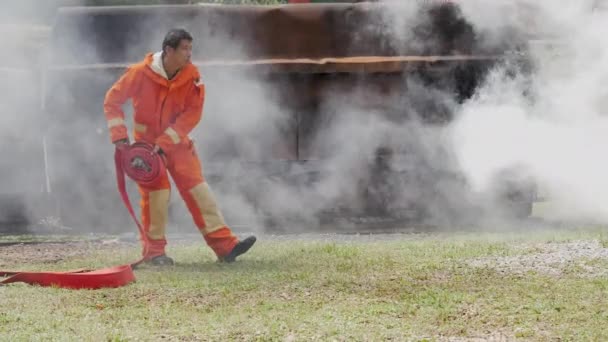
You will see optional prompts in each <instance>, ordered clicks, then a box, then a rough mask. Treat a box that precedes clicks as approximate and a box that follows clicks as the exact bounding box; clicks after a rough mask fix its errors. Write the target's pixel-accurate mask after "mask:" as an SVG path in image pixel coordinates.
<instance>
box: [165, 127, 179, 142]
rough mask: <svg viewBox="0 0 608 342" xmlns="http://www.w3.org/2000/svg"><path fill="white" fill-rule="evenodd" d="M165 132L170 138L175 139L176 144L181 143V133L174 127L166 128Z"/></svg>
mask: <svg viewBox="0 0 608 342" xmlns="http://www.w3.org/2000/svg"><path fill="white" fill-rule="evenodd" d="M165 134H166V135H168V136H169V138H171V141H173V143H174V144H179V141H180V139H179V134H177V132H176V131H175V130H174V129H173V128H171V127H168V128H167V129H166V130H165Z"/></svg>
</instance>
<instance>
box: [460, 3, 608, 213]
mask: <svg viewBox="0 0 608 342" xmlns="http://www.w3.org/2000/svg"><path fill="white" fill-rule="evenodd" d="M506 6H508V7H510V9H511V10H510V11H509V12H505V11H504V8H503V7H501V6H498V5H495V2H492V3H489V2H483V1H463V2H462V7H463V10H464V13H465V14H466V15H467V18H469V19H470V20H471V21H472V22H473V24H474V25H476V26H477V27H478V28H481V29H489V30H493V29H495V28H500V27H501V26H503V25H513V24H514V23H515V24H517V25H522V26H523V27H525V28H526V29H527V30H528V31H527V33H528V34H530V37H531V39H533V38H540V39H544V40H545V41H544V42H543V41H538V40H537V41H534V42H533V43H534V44H533V45H532V47H533V48H532V49H531V50H530V57H531V58H532V60H533V62H534V67H535V70H534V73H533V74H532V77H531V79H525V78H524V77H515V78H512V77H508V76H507V75H506V73H505V71H504V69H497V70H494V71H493V73H492V75H491V77H489V78H488V80H487V83H486V84H485V85H484V86H483V87H482V88H480V89H479V91H478V92H477V94H476V96H475V97H474V98H473V99H471V100H470V101H468V102H467V103H465V104H464V106H463V107H462V108H461V110H460V113H459V114H458V117H459V118H458V120H457V121H456V122H455V123H454V126H453V135H454V139H455V140H454V141H455V147H456V153H457V155H458V158H459V161H460V164H461V166H462V169H463V171H464V172H465V173H466V175H467V176H468V178H469V179H470V181H471V183H472V184H473V185H474V187H475V189H477V190H483V189H485V188H487V187H488V185H489V181H490V179H491V177H492V174H493V173H495V172H497V171H498V170H500V169H502V168H505V167H509V166H510V165H519V166H521V167H524V168H526V169H527V170H528V171H529V172H530V173H531V174H532V175H533V177H534V178H535V179H536V181H537V182H538V183H539V185H540V186H541V188H542V189H544V192H546V195H547V196H548V198H549V199H550V200H551V201H552V203H553V205H554V206H555V207H556V209H557V210H556V211H555V213H554V214H553V215H555V217H559V218H561V219H577V220H586V221H604V220H606V219H608V210H607V209H606V205H605V203H606V200H608V179H607V177H606V175H607V174H608V162H606V161H605V158H604V155H605V154H606V152H605V151H606V147H607V146H608V136H607V135H606V133H605V132H606V129H608V120H607V117H606V114H607V110H608V107H607V105H608V97H607V96H608V91H607V90H608V88H607V86H606V85H607V84H608V83H607V80H608V54H607V52H608V46H607V45H606V44H603V40H604V39H605V38H604V37H605V36H606V34H608V15H607V13H606V12H605V11H600V10H595V11H594V10H593V2H592V1H576V2H566V3H557V2H553V1H529V2H528V1H519V2H512V3H510V4H509V5H506ZM518 9H519V10H521V9H527V11H528V12H527V14H528V16H527V18H526V19H525V20H521V19H522V16H514V15H508V14H505V13H514V12H517V10H518ZM519 13H520V14H521V13H522V12H521V11H520V12H519ZM518 20H521V21H518ZM535 36H536V37H535Z"/></svg>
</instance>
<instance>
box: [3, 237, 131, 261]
mask: <svg viewBox="0 0 608 342" xmlns="http://www.w3.org/2000/svg"><path fill="white" fill-rule="evenodd" d="M134 246H135V245H134V244H133V243H125V242H121V241H119V240H106V241H95V242H91V241H83V242H54V243H19V244H13V245H8V246H0V256H1V257H0V268H6V267H7V266H13V265H22V264H27V263H32V262H35V263H56V262H59V261H63V260H66V259H72V258H75V257H81V256H85V255H90V254H92V253H95V252H109V251H115V250H118V249H122V248H126V247H134Z"/></svg>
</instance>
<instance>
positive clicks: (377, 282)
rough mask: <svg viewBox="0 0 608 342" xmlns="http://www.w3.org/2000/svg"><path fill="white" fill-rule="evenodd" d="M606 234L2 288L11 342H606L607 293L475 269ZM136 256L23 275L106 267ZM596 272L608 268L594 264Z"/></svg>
mask: <svg viewBox="0 0 608 342" xmlns="http://www.w3.org/2000/svg"><path fill="white" fill-rule="evenodd" d="M605 236H606V235H605V233H603V231H602V229H600V228H597V229H575V230H574V229H573V230H569V231H561V232H555V231H540V232H533V233H526V232H519V233H498V232H495V233H483V234H479V233H459V234H448V233H442V234H434V235H427V236H418V237H416V236H399V239H398V240H395V241H382V242H362V241H360V242H331V241H330V242H326V241H308V240H293V241H277V240H264V239H263V238H262V239H261V240H260V242H258V244H257V245H256V246H255V247H254V249H253V250H252V251H251V252H250V254H247V255H246V256H245V257H243V258H242V259H241V260H240V261H239V262H238V263H235V264H231V265H226V264H218V263H216V262H215V260H214V258H213V256H212V255H211V253H210V252H209V250H208V249H207V248H206V247H204V246H202V245H195V246H192V245H189V246H172V247H171V248H170V249H169V250H170V253H171V255H172V256H173V257H174V258H175V259H176V261H177V262H178V265H176V266H174V267H170V268H166V269H164V268H163V269H160V268H153V267H145V268H143V269H141V270H138V271H136V276H137V282H136V283H134V284H131V285H129V286H127V287H123V288H118V289H104V290H97V291H74V290H63V289H56V288H40V287H34V286H28V285H10V286H5V287H0V336H2V339H3V340H10V341H17V340H40V339H45V340H46V339H48V340H84V341H87V340H95V341H99V340H103V341H125V340H126V341H129V340H217V341H228V340H248V341H249V340H264V341H266V340H277V341H284V340H310V339H318V340H334V339H335V340H366V341H369V340H387V339H394V340H440V339H441V337H446V338H448V337H476V336H479V337H484V336H501V335H497V334H499V333H500V334H504V336H508V337H509V338H522V339H530V340H545V339H551V338H556V337H559V338H561V339H563V340H608V329H605V325H606V321H607V320H608V309H607V308H608V305H607V304H608V299H607V298H608V296H607V295H608V280H607V279H606V278H601V277H600V278H588V277H582V276H580V275H579V274H578V273H577V272H576V269H569V270H568V272H565V273H564V274H563V275H561V276H560V277H559V278H556V277H552V276H548V275H543V274H542V273H538V272H529V273H527V274H525V275H514V274H509V273H501V272H498V271H496V270H494V269H491V268H474V267H471V266H469V265H468V264H467V262H466V261H467V260H470V259H472V258H479V257H494V256H498V257H499V256H510V255H516V254H520V253H531V252H530V250H528V249H525V248H524V249H522V248H520V247H521V246H520V245H521V243H523V242H529V241H534V242H546V243H560V242H565V241H572V240H580V239H598V240H599V239H600V238H602V237H603V239H604V240H605ZM138 252H139V251H138V250H137V249H136V248H131V249H120V250H117V251H116V252H115V253H108V254H105V255H91V256H90V257H87V258H85V259H83V258H79V259H71V260H68V261H66V262H64V263H61V264H50V265H49V264H36V263H35V261H33V263H31V264H27V265H14V266H15V268H26V269H55V270H67V269H74V268H80V267H104V266H108V265H113V264H119V263H124V262H127V261H130V260H134V259H136V257H137V254H138ZM585 263H586V264H588V265H595V266H598V265H600V266H602V265H607V263H606V262H605V261H598V260H595V261H593V260H588V261H585Z"/></svg>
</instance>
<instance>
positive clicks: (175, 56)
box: [167, 39, 192, 68]
mask: <svg viewBox="0 0 608 342" xmlns="http://www.w3.org/2000/svg"><path fill="white" fill-rule="evenodd" d="M167 57H168V58H169V60H170V61H171V63H174V64H175V65H177V66H179V67H180V68H181V67H183V66H184V65H186V64H187V63H188V62H190V58H191V57H192V42H191V41H189V40H187V39H182V40H181V41H180V42H179V45H178V46H177V49H173V48H171V47H169V48H168V49H167Z"/></svg>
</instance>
